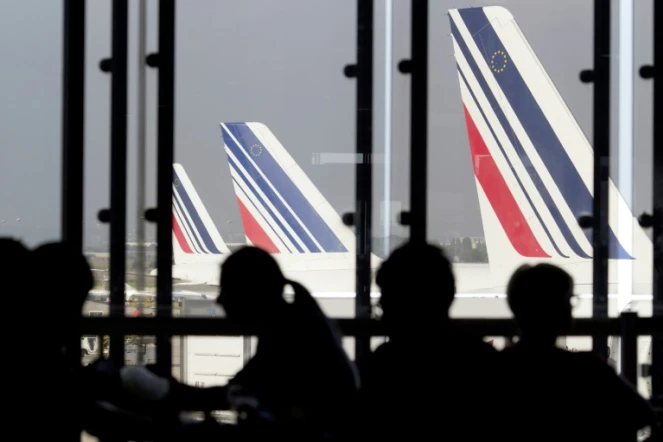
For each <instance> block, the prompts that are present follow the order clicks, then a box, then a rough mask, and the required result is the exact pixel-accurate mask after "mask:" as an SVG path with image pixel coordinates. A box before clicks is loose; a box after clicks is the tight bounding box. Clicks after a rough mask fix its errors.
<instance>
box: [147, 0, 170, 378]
mask: <svg viewBox="0 0 663 442" xmlns="http://www.w3.org/2000/svg"><path fill="white" fill-rule="evenodd" d="M148 64H149V62H148ZM157 65H158V67H159V86H158V101H159V103H158V107H159V110H158V123H157V151H158V153H157V156H158V157H157V204H158V209H157V244H158V246H157V247H158V248H157V316H158V317H171V316H172V315H173V293H172V290H173V286H172V273H173V269H172V256H173V236H172V235H173V234H172V231H173V230H172V229H173V210H172V205H173V162H174V152H173V146H174V136H175V134H174V128H175V0H160V1H159V54H158V57H157ZM172 354H173V352H172V348H171V340H170V336H169V335H167V334H162V335H159V336H157V364H158V365H159V367H160V368H161V370H164V371H165V372H167V373H169V374H170V367H171V363H172V358H173V356H172Z"/></svg>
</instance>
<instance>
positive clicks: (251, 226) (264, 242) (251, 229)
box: [237, 197, 279, 253]
mask: <svg viewBox="0 0 663 442" xmlns="http://www.w3.org/2000/svg"><path fill="white" fill-rule="evenodd" d="M237 205H238V206H239V214H240V215H241V216H242V225H243V226H244V233H246V236H248V237H249V241H251V242H252V243H253V245H254V246H256V247H260V248H261V249H264V250H266V251H267V252H269V253H279V249H278V248H277V247H276V245H275V244H274V242H273V241H272V239H271V238H270V237H269V235H267V233H265V231H264V230H263V228H262V227H260V224H258V221H256V219H255V218H254V217H253V215H251V212H249V209H247V208H246V206H245V205H244V203H242V200H241V199H239V197H237Z"/></svg>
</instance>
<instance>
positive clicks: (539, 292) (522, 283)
mask: <svg viewBox="0 0 663 442" xmlns="http://www.w3.org/2000/svg"><path fill="white" fill-rule="evenodd" d="M572 298H573V278H571V275H569V274H568V273H567V272H565V271H564V270H562V269H561V268H559V267H556V266H554V265H551V264H537V265H535V266H531V265H527V264H526V265H523V266H521V267H520V268H518V269H517V270H516V271H515V272H514V273H513V275H512V276H511V279H510V281H509V285H508V287H507V299H508V302H509V308H510V309H511V311H512V312H513V316H514V318H515V320H516V322H517V323H518V327H519V328H520V331H521V335H522V336H521V337H522V338H523V339H528V340H529V339H531V340H537V341H544V342H547V343H550V344H554V343H555V339H556V338H557V337H559V336H563V335H565V334H566V333H568V331H569V328H570V327H571V320H572V313H571V310H572V304H571V299H572Z"/></svg>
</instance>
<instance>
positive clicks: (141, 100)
mask: <svg viewBox="0 0 663 442" xmlns="http://www.w3.org/2000/svg"><path fill="white" fill-rule="evenodd" d="M146 9H147V5H146V0H139V3H138V123H137V127H138V140H137V143H136V145H137V148H138V176H137V181H136V183H137V193H138V194H137V204H138V207H137V210H138V216H137V225H136V233H137V236H138V238H137V240H138V255H137V258H138V259H137V261H138V278H137V280H136V285H137V287H136V288H137V289H138V290H144V289H145V244H144V242H145V148H146V146H145V69H146V65H145V56H146V53H145V51H146V49H145V46H146V36H145V31H146V20H147V11H146Z"/></svg>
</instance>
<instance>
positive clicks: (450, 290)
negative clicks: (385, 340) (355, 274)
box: [375, 243, 456, 337]
mask: <svg viewBox="0 0 663 442" xmlns="http://www.w3.org/2000/svg"><path fill="white" fill-rule="evenodd" d="M375 282H376V284H377V285H378V287H380V292H381V298H380V304H381V306H382V320H383V321H384V322H385V326H386V327H387V332H388V333H389V336H390V337H394V335H403V334H410V333H417V332H418V331H420V330H421V329H428V328H434V327H436V326H439V323H440V321H445V322H446V320H447V319H448V316H449V307H451V303H452V302H453V299H454V295H455V293H456V283H455V279H454V275H453V271H452V268H451V262H449V260H448V259H447V257H446V256H445V254H444V252H443V251H442V249H441V248H439V247H436V246H434V245H431V244H417V243H407V244H405V245H403V246H401V247H399V248H397V249H396V250H394V251H393V252H392V253H391V255H390V256H389V258H387V259H386V260H385V261H384V262H383V263H382V265H381V266H380V268H379V269H378V272H377V275H376V277H375Z"/></svg>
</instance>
